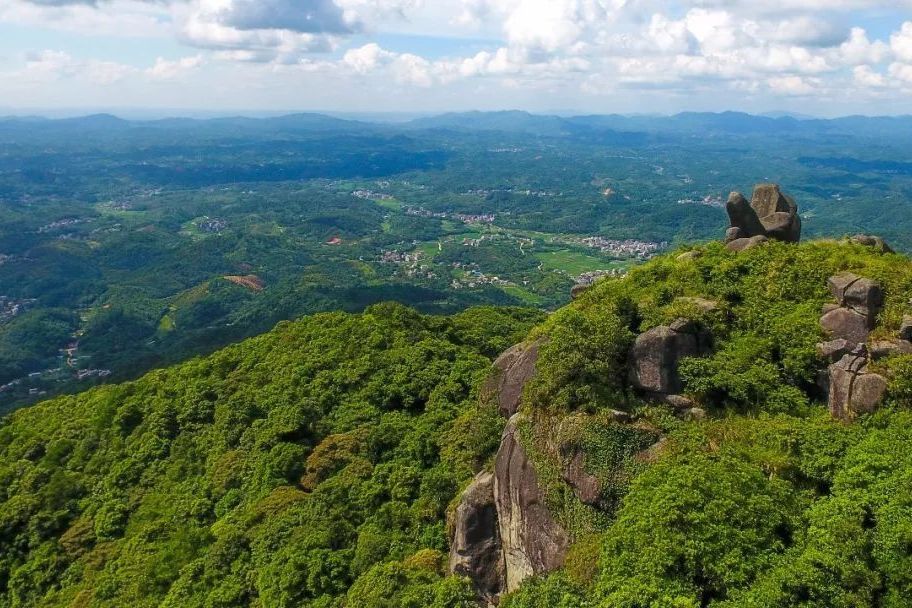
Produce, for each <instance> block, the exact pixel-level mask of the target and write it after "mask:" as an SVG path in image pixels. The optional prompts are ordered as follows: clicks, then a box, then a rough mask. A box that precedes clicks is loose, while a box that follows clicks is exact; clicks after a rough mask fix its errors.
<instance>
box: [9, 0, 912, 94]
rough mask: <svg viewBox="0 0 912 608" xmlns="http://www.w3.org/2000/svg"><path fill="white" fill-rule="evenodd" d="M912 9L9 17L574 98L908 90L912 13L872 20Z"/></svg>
mask: <svg viewBox="0 0 912 608" xmlns="http://www.w3.org/2000/svg"><path fill="white" fill-rule="evenodd" d="M907 6H908V7H910V8H912V0H776V1H775V2H756V1H755V0H0V21H2V20H6V21H13V22H23V23H28V24H31V25H33V26H35V25H37V24H39V23H41V24H54V26H55V27H71V28H72V27H84V28H86V29H88V30H89V31H91V28H90V27H89V26H88V25H85V24H90V23H92V24H97V23H102V21H101V20H102V17H101V16H102V15H105V16H106V17H105V19H108V20H114V19H119V20H127V19H133V20H134V21H133V22H132V23H133V24H134V25H133V26H131V27H134V28H136V29H143V28H142V26H141V25H140V24H150V25H149V27H148V28H147V29H150V30H155V32H156V35H168V36H174V35H176V36H177V38H178V40H179V41H180V42H181V43H183V44H184V45H186V46H188V47H193V48H195V49H197V50H195V51H191V53H188V55H189V56H188V57H185V58H182V59H164V58H161V57H159V58H157V59H154V63H153V64H152V65H151V67H148V65H149V64H148V63H147V64H146V65H143V66H142V67H141V68H140V69H139V70H138V72H132V73H139V74H141V75H142V76H143V77H145V78H147V79H154V80H168V79H174V78H177V77H179V76H180V75H182V74H187V73H190V72H192V71H194V70H196V71H198V72H199V73H201V74H202V73H205V72H206V71H214V70H217V69H218V65H217V64H219V63H220V62H235V63H247V64H265V65H264V66H262V69H263V71H264V73H272V74H281V75H283V76H286V75H287V74H289V70H298V72H299V73H314V74H317V73H322V74H324V75H325V76H326V77H327V78H329V77H332V78H349V79H350V80H351V81H352V82H355V81H359V82H361V81H370V82H372V83H373V84H374V85H375V86H379V85H378V83H398V84H399V85H402V86H404V87H419V88H421V87H424V88H428V87H435V86H451V85H458V83H460V82H465V81H473V80H478V81H479V82H484V84H483V85H481V84H479V85H478V86H489V84H490V83H492V82H493V83H495V86H500V87H503V86H504V83H506V82H509V83H510V86H515V87H524V88H526V89H529V90H532V89H533V88H534V87H543V86H551V85H553V86H554V87H555V88H558V84H559V86H560V89H561V90H563V91H565V94H566V95H573V94H575V93H582V94H588V95H598V94H602V93H604V92H606V91H612V90H616V89H617V88H619V87H623V88H626V89H628V90H629V89H651V88H656V87H662V88H664V89H667V90H668V91H674V92H680V93H681V94H685V95H686V94H687V93H688V92H689V91H698V90H710V89H711V90H714V91H718V92H724V91H726V90H728V91H731V92H733V93H737V94H745V95H767V96H770V95H772V96H782V97H790V96H803V95H810V94H819V93H821V92H827V91H837V90H838V91H840V92H841V94H843V95H845V96H849V95H851V94H852V93H853V92H860V93H864V92H865V91H878V92H879V93H878V94H880V93H883V94H889V93H890V92H891V91H895V90H898V87H900V86H907V84H908V83H909V82H912V80H910V73H912V21H907V22H906V23H900V21H901V19H899V18H897V24H896V27H895V31H894V32H893V33H892V35H889V34H887V35H881V36H879V37H878V36H875V35H872V33H871V31H870V30H866V29H865V28H864V27H863V23H865V22H866V19H862V18H861V16H863V15H867V14H868V13H866V11H871V12H870V15H871V16H876V17H877V18H879V19H883V15H884V14H892V13H891V11H896V10H897V9H898V8H900V7H907ZM897 14H898V13H897ZM856 19H857V20H856ZM17 20H18V21H17ZM124 22H126V21H124ZM73 24H76V25H73ZM80 24H81V25H80ZM163 32H165V34H163ZM377 33H387V34H390V33H410V34H419V35H427V36H429V37H431V38H435V37H448V40H449V42H450V45H449V46H448V47H447V48H465V49H470V50H463V51H450V52H447V53H440V52H434V53H433V54H432V53H427V52H424V51H425V49H426V48H428V45H420V44H417V43H416V45H415V47H414V48H409V47H408V40H405V42H404V46H400V45H398V44H397V45H396V51H393V50H390V49H387V48H383V47H382V46H381V45H380V44H379V41H380V39H379V38H376V39H374V35H375V34H377ZM458 37H465V38H467V39H468V38H474V41H473V42H472V43H471V44H469V43H466V44H464V45H460V44H456V43H455V42H454V41H456V40H457V38H458ZM473 46H475V47H479V46H480V47H481V48H472V47H473ZM441 55H444V56H441ZM43 61H44V65H45V67H46V69H47V70H49V71H51V72H55V71H56V73H59V74H65V73H66V72H67V70H72V69H74V68H73V67H72V66H70V67H67V66H68V64H67V62H66V61H63V60H62V59H61V58H55V57H51V56H48V57H46V58H45V59H44V60H43ZM55 61H58V63H59V64H60V65H58V66H57V67H56V68H54V67H53V66H54V65H55V64H54V62H55ZM149 62H150V63H152V62H153V60H152V59H151V58H150V59H149ZM77 63H78V62H77ZM82 64H83V65H82V66H81V68H79V69H80V70H81V71H80V74H81V75H86V77H87V74H88V72H87V71H86V70H87V69H88V63H87V62H82ZM118 65H119V64H110V65H104V62H97V63H96V65H94V66H93V68H94V73H95V74H96V76H95V78H97V79H98V81H107V82H116V81H117V80H118V79H122V78H124V77H126V76H129V75H130V74H131V72H129V71H128V70H127V71H125V70H123V69H120V68H118V67H117V66H118ZM250 68H251V69H259V68H257V66H255V65H251V66H250ZM32 69H33V70H34V71H36V73H37V72H38V71H40V70H39V67H38V66H37V65H35V66H32ZM371 79H373V80H371ZM484 79H487V81H484ZM495 81H496V82H495ZM902 83H905V84H902Z"/></svg>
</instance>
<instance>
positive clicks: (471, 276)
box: [0, 113, 912, 409]
mask: <svg viewBox="0 0 912 608" xmlns="http://www.w3.org/2000/svg"><path fill="white" fill-rule="evenodd" d="M909 124H910V123H909V121H908V119H845V120H836V121H795V120H793V119H776V120H774V119H769V118H761V117H749V116H745V115H737V114H726V115H681V116H678V117H674V118H666V119H663V118H656V117H653V118H623V117H614V116H608V117H605V116H602V117H599V116H595V117H578V118H572V119H563V118H557V117H532V116H528V115H525V114H521V113H503V114H499V113H496V114H487V115H476V116H471V117H465V116H455V117H453V116H449V117H447V116H445V117H440V118H435V119H423V120H420V121H416V122H414V123H410V124H404V125H375V124H366V123H358V122H351V121H342V120H334V119H330V118H327V117H320V116H307V115H303V116H291V117H283V118H274V119H267V120H248V119H219V120H211V121H193V120H164V121H151V122H128V121H122V120H118V119H116V118H113V117H110V116H95V117H86V118H82V119H72V120H60V121H47V120H39V119H3V120H0V298H4V297H6V298H9V299H11V300H12V301H14V302H16V303H19V304H21V306H20V308H19V309H18V310H19V312H18V314H17V315H15V316H8V315H7V314H6V311H5V309H6V305H5V304H4V303H3V301H2V300H0V386H4V385H6V384H7V383H9V382H11V381H16V380H21V382H20V383H18V384H15V385H12V386H9V387H7V390H3V391H0V408H3V409H7V408H10V407H12V406H14V405H16V404H19V403H21V402H23V401H25V400H29V399H31V400H35V399H36V398H40V397H43V396H45V395H44V394H43V393H44V392H45V391H47V392H48V394H53V393H55V392H58V391H61V390H72V389H75V388H85V387H86V385H87V384H91V383H94V382H97V381H99V380H103V379H105V378H100V377H99V374H98V372H100V371H107V370H110V371H111V372H112V374H111V375H110V376H106V379H107V380H121V379H124V378H131V377H136V376H137V375H138V374H140V373H141V372H143V371H146V370H148V369H150V368H152V367H155V366H161V365H165V364H169V363H173V362H176V361H181V360H185V359H186V358H187V357H189V356H192V355H194V354H199V353H206V352H211V351H213V350H215V349H216V348H218V347H220V346H224V345H226V344H229V343H231V342H234V341H237V340H239V339H242V338H244V337H248V336H252V335H255V334H258V333H261V332H263V331H266V330H267V329H269V328H271V327H272V326H273V325H274V324H275V323H276V322H278V321H280V320H283V319H292V318H296V317H297V316H299V315H301V314H307V313H313V312H320V311H332V310H346V311H360V310H363V309H364V307H366V306H369V305H370V304H373V303H376V302H380V301H388V300H396V301H400V302H404V303H407V304H409V305H413V306H416V307H417V308H419V309H420V310H422V311H423V312H433V313H452V312H456V311H459V310H463V309H465V308H466V307H469V306H473V305H479V304H497V305H525V306H535V307H539V308H543V309H554V308H556V307H558V306H560V305H562V304H564V303H566V302H567V300H568V289H569V287H570V285H571V284H572V283H573V281H574V279H575V278H576V277H578V276H579V275H580V274H582V273H584V272H587V271H594V270H611V269H615V268H622V267H625V266H627V265H629V263H630V261H631V256H629V255H608V254H604V253H602V252H601V251H599V250H598V249H595V248H592V247H587V246H586V245H585V244H583V242H582V239H583V238H585V237H588V236H603V237H607V238H610V239H626V238H631V239H638V240H640V241H644V242H649V243H654V244H658V243H662V242H666V241H667V242H672V243H674V242H678V243H680V242H684V241H690V240H694V239H697V240H699V239H705V238H709V237H715V236H717V235H718V234H719V232H720V231H721V229H722V228H723V225H724V223H725V218H724V212H723V211H722V210H721V209H720V208H719V207H718V205H719V204H720V202H721V199H722V198H724V197H725V196H726V195H727V193H728V191H729V190H731V189H733V188H734V189H741V190H747V189H748V188H750V187H751V185H752V184H754V183H755V182H759V181H765V180H774V181H778V182H780V183H782V184H783V186H784V187H785V188H786V189H787V190H788V191H789V192H790V193H791V194H793V195H794V196H795V197H796V198H797V199H798V200H799V202H800V204H801V208H802V212H803V214H804V216H805V217H804V225H805V229H806V232H807V233H808V234H811V235H817V236H820V235H827V236H839V235H842V234H844V233H847V232H854V231H857V230H864V231H869V232H873V233H877V234H881V235H883V236H885V237H886V238H887V239H888V240H889V241H890V242H891V243H892V244H893V245H894V246H896V247H898V248H900V249H903V250H909V248H910V247H912V241H910V240H909V239H910V237H909V235H910V234H912V224H910V222H912V219H910V218H912V213H910V209H909V201H910V200H912V181H910V180H912V176H910V173H909V171H908V165H909V159H910V153H912V151H910V148H909V141H910V137H909V133H910V127H909ZM467 125H468V127H469V128H467ZM356 192H357V193H359V195H358V196H353V194H354V193H356ZM706 197H709V198H708V199H706ZM706 203H710V204H706ZM410 210H411V211H410ZM416 213H420V214H416ZM435 214H437V215H435ZM479 215H483V216H487V217H486V219H485V220H484V221H480V220H479V218H478V217H474V218H473V217H472V216H479ZM460 216H461V217H460ZM490 216H493V218H491V217H490ZM489 221H490V223H488V222H489ZM335 239H338V240H335ZM330 243H332V244H330ZM386 254H390V255H391V256H392V257H391V258H386V259H385V258H384V256H385V255H386ZM406 255H408V256H412V257H410V258H409V259H408V260H406V259H405V258H404V257H403V256H406ZM225 277H232V278H228V279H226V278H225ZM495 277H496V280H495ZM32 300H34V301H32ZM38 336H41V339H37V337H38ZM74 343H75V344H76V345H77V346H78V348H77V351H76V352H75V353H73V356H69V355H67V356H64V355H63V354H62V353H61V352H60V349H63V348H65V347H67V346H68V345H71V344H74ZM80 370H86V371H88V372H92V370H95V373H88V374H85V376H84V380H83V381H82V382H81V383H78V384H74V380H73V376H74V375H75V374H76V373H78V372H79V371H80ZM33 373H38V376H37V377H31V378H30V377H29V374H33ZM30 392H33V393H35V394H33V395H31V396H30V395H29V393H30Z"/></svg>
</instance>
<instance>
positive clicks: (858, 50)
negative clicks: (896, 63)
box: [838, 27, 889, 66]
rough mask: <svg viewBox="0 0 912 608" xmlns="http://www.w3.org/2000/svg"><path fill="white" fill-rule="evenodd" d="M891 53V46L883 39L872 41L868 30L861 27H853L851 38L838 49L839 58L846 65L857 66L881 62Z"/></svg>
mask: <svg viewBox="0 0 912 608" xmlns="http://www.w3.org/2000/svg"><path fill="white" fill-rule="evenodd" d="M888 53H889V47H888V46H887V44H886V43H885V42H883V41H882V40H875V41H873V42H872V41H870V40H869V39H868V34H867V32H866V31H865V30H864V29H863V28H860V27H853V28H852V30H851V32H850V33H849V38H848V40H846V41H845V42H843V43H842V44H841V45H840V46H839V49H838V58H839V60H841V61H842V62H843V63H845V64H846V65H850V66H856V65H861V64H868V63H880V62H881V61H883V60H884V59H885V58H886V56H887V54H888Z"/></svg>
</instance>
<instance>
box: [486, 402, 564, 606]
mask: <svg viewBox="0 0 912 608" xmlns="http://www.w3.org/2000/svg"><path fill="white" fill-rule="evenodd" d="M518 422H519V416H518V415H516V416H513V417H512V418H511V419H510V422H509V423H508V424H507V427H506V429H504V433H503V436H502V438H501V443H500V449H499V450H498V452H497V458H496V460H495V463H494V500H495V503H496V506H497V517H498V522H499V526H500V539H501V544H502V545H503V555H504V567H505V571H506V577H505V578H506V590H507V591H514V590H515V589H517V588H518V587H519V585H520V583H522V581H524V580H525V579H527V578H529V577H530V576H534V575H537V574H543V573H545V572H551V571H552V570H556V569H557V568H560V567H561V566H562V565H563V564H564V558H565V557H566V554H567V549H568V547H569V545H570V540H569V537H568V535H567V533H566V532H565V531H564V529H563V528H562V527H561V526H560V524H558V523H557V521H555V519H554V518H553V517H552V516H551V513H550V512H549V511H548V508H547V506H546V505H545V502H544V496H543V495H542V491H541V489H540V488H539V485H538V475H537V474H536V472H535V468H534V466H533V465H532V462H531V461H530V460H529V458H528V456H527V455H526V451H525V449H523V447H522V445H521V444H520V442H519V437H518V434H519V430H518V426H517V425H518Z"/></svg>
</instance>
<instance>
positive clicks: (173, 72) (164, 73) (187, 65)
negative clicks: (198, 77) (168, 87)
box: [146, 55, 203, 80]
mask: <svg viewBox="0 0 912 608" xmlns="http://www.w3.org/2000/svg"><path fill="white" fill-rule="evenodd" d="M201 65H203V57H202V55H194V56H192V57H181V58H180V59H174V60H168V59H165V58H164V57H159V58H157V59H156V60H155V64H154V65H153V66H152V67H150V68H149V69H147V70H146V74H147V75H149V76H151V77H152V78H154V79H156V80H170V79H172V78H177V77H179V76H182V75H184V74H186V73H188V72H191V71H193V70H195V69H196V68H198V67H200V66H201Z"/></svg>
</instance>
